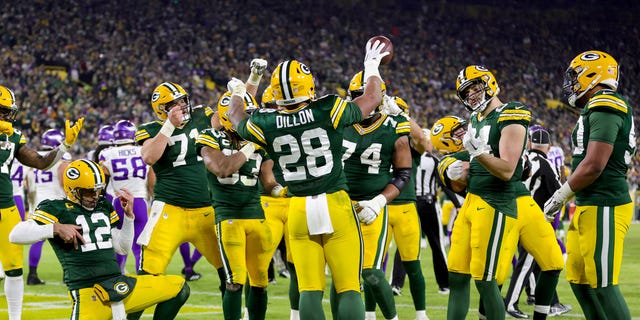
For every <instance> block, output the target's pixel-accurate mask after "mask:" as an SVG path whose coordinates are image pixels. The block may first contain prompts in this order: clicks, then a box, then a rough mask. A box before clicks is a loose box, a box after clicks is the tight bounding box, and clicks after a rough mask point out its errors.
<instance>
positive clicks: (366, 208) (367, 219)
mask: <svg viewBox="0 0 640 320" xmlns="http://www.w3.org/2000/svg"><path fill="white" fill-rule="evenodd" d="M385 205H387V198H386V197H385V196H383V195H381V194H379V195H377V196H375V197H374V198H373V199H371V200H364V201H359V202H358V203H356V211H357V213H358V220H360V222H361V223H364V224H366V225H369V224H371V223H373V221H375V220H376V218H377V217H378V213H379V212H380V210H382V208H384V206H385Z"/></svg>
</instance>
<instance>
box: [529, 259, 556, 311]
mask: <svg viewBox="0 0 640 320" xmlns="http://www.w3.org/2000/svg"><path fill="white" fill-rule="evenodd" d="M559 276H560V270H548V271H542V272H540V274H539V276H538V282H537V284H536V292H535V296H536V306H538V307H545V308H546V307H548V306H550V305H551V300H553V296H554V295H555V294H556V286H557V285H558V277H559ZM548 313H549V312H547V313H543V312H538V311H535V310H534V312H533V319H534V320H537V319H546V317H547V314H548Z"/></svg>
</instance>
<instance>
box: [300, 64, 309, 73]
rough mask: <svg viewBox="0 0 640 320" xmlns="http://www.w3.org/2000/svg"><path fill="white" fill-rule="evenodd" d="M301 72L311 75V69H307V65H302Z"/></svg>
mask: <svg viewBox="0 0 640 320" xmlns="http://www.w3.org/2000/svg"><path fill="white" fill-rule="evenodd" d="M300 70H302V72H303V73H305V74H311V69H309V67H307V65H305V64H304V63H300Z"/></svg>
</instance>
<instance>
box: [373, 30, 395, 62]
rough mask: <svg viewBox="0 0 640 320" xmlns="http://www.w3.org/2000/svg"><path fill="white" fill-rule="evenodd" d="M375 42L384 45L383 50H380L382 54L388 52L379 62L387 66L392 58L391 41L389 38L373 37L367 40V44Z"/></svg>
mask: <svg viewBox="0 0 640 320" xmlns="http://www.w3.org/2000/svg"><path fill="white" fill-rule="evenodd" d="M376 40H378V41H380V42H382V43H384V48H382V52H389V54H388V55H387V56H385V57H384V58H382V60H381V61H380V64H387V63H389V62H391V58H392V57H393V43H391V40H389V38H387V37H385V36H375V37H372V38H371V39H369V41H367V43H369V42H370V43H374V42H375V41H376Z"/></svg>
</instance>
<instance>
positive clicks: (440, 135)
mask: <svg viewBox="0 0 640 320" xmlns="http://www.w3.org/2000/svg"><path fill="white" fill-rule="evenodd" d="M465 124H466V121H465V120H464V119H462V118H460V117H456V116H446V117H444V118H440V119H439V120H438V121H436V123H434V124H433V127H431V143H432V144H433V147H434V148H436V150H438V152H440V153H442V154H443V155H447V154H450V153H454V152H458V151H460V150H462V147H463V146H462V140H461V139H459V138H456V137H455V136H454V132H455V131H456V130H457V129H459V128H460V127H463V126H464V125H465Z"/></svg>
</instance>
